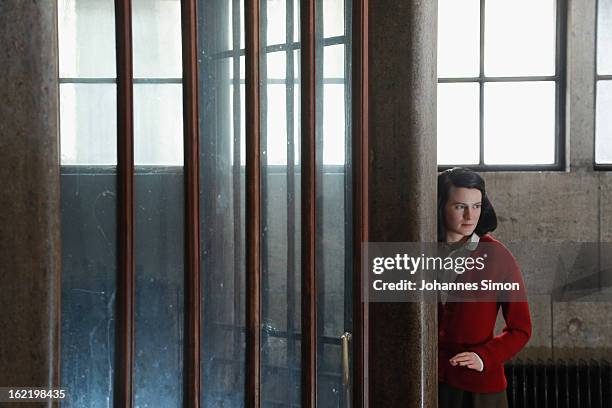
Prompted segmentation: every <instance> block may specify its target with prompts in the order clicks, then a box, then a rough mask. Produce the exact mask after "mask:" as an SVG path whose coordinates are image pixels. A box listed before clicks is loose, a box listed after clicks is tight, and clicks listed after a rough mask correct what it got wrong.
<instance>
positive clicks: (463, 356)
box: [449, 351, 484, 371]
mask: <svg viewBox="0 0 612 408" xmlns="http://www.w3.org/2000/svg"><path fill="white" fill-rule="evenodd" d="M449 361H450V363H451V365H452V366H456V365H460V366H465V367H467V368H470V369H472V370H476V371H482V370H483V369H484V367H483V363H482V360H481V359H480V357H478V354H476V353H473V352H471V351H466V352H463V353H459V354H457V355H455V356H453V357H451V359H450V360H449Z"/></svg>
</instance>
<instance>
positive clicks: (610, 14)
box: [597, 0, 612, 75]
mask: <svg viewBox="0 0 612 408" xmlns="http://www.w3.org/2000/svg"><path fill="white" fill-rule="evenodd" d="M597 4H598V9H597V73H598V74H599V75H610V74H612V0H597Z"/></svg>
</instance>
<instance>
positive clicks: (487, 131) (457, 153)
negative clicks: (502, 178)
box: [437, 0, 565, 170]
mask: <svg viewBox="0 0 612 408" xmlns="http://www.w3.org/2000/svg"><path fill="white" fill-rule="evenodd" d="M562 11H563V8H562V7H561V6H560V2H557V1H555V0H543V1H537V2H530V1H528V0H518V1H512V2H508V1H503V0H466V1H462V2H457V1H453V0H440V1H439V2H438V123H437V126H438V165H440V166H452V165H469V166H470V167H472V168H477V169H481V170H484V169H495V168H500V169H501V168H504V169H512V168H516V169H522V168H525V167H528V168H538V169H540V168H559V167H560V166H562V164H563V163H562V154H561V151H560V150H561V146H562V142H561V141H560V138H561V135H562V134H563V126H562V125H563V120H561V117H562V111H561V107H562V106H563V105H564V104H563V101H562V100H561V99H562V98H563V88H564V86H565V84H564V72H563V65H562V64H560V63H559V61H562V55H561V50H562V47H561V43H562V41H561V39H562V38H563V32H564V28H563V24H562V23H563V17H562V14H561V12H562ZM517 25H520V30H517Z"/></svg>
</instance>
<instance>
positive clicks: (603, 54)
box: [595, 0, 612, 167]
mask: <svg viewBox="0 0 612 408" xmlns="http://www.w3.org/2000/svg"><path fill="white" fill-rule="evenodd" d="M596 52H597V71H596V79H595V81H596V92H597V93H596V113H595V114H596V120H595V164H596V165H598V164H599V165H604V166H605V167H610V165H612V117H611V116H610V112H612V0H599V1H598V5H597V51H596Z"/></svg>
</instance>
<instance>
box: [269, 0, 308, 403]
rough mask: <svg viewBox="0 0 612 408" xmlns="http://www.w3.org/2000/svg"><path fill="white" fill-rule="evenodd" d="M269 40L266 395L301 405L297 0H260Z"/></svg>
mask: <svg viewBox="0 0 612 408" xmlns="http://www.w3.org/2000/svg"><path fill="white" fill-rule="evenodd" d="M261 4H262V15H263V16H266V18H265V20H263V21H262V25H263V28H264V29H265V30H266V31H267V39H268V42H267V43H266V44H264V46H269V45H273V44H282V45H283V49H281V50H280V51H275V52H265V53H262V55H261V64H262V72H263V73H264V78H263V81H262V82H263V83H262V86H261V95H262V99H261V100H262V111H261V120H262V140H263V142H262V158H264V160H263V161H262V168H261V171H262V180H263V184H262V209H263V211H262V213H263V216H262V228H263V232H262V273H263V277H264V278H263V282H262V317H263V322H262V328H261V329H262V332H261V335H262V346H261V358H262V367H261V370H262V401H263V403H264V406H279V405H281V406H299V405H300V394H301V389H300V388H301V381H300V360H301V352H300V343H299V342H298V339H299V336H300V332H301V320H300V316H301V297H300V288H301V266H300V262H301V261H300V259H301V258H300V252H301V251H300V247H301V241H300V228H299V226H300V216H301V210H300V208H301V205H300V182H301V177H300V173H299V170H298V168H297V167H296V166H297V165H298V163H299V151H300V150H299V145H300V141H301V137H300V117H299V111H300V103H299V99H296V98H299V95H296V92H298V90H299V83H298V82H297V79H296V78H295V76H296V75H295V74H296V68H297V71H298V72H299V68H300V66H299V63H300V61H299V60H298V59H297V58H296V53H295V50H294V49H293V48H292V47H291V44H294V43H297V42H298V41H299V32H298V33H297V35H296V30H295V27H296V26H298V25H299V24H298V21H297V20H296V12H295V9H296V8H298V9H299V2H297V1H293V0H268V1H265V2H262V3H261Z"/></svg>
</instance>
